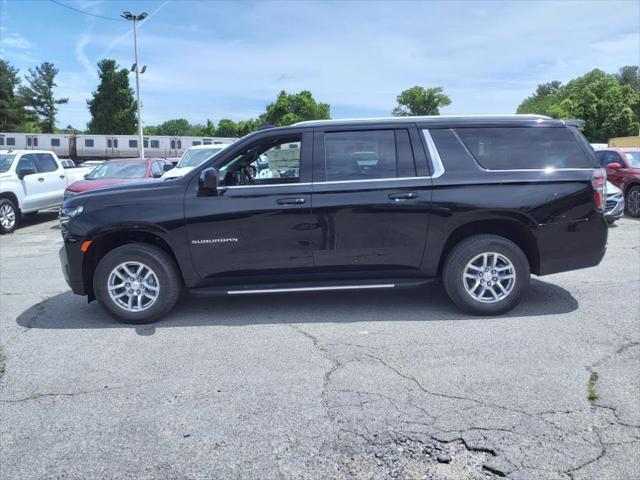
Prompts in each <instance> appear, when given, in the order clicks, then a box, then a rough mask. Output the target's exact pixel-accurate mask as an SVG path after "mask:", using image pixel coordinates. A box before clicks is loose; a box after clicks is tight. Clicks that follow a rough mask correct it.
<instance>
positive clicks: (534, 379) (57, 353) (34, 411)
mask: <svg viewBox="0 0 640 480" xmlns="http://www.w3.org/2000/svg"><path fill="white" fill-rule="evenodd" d="M29 222H30V223H29V224H28V225H26V226H24V227H22V228H20V229H19V230H17V231H16V232H15V233H14V234H12V235H5V236H2V237H0V267H1V276H0V290H1V294H2V296H1V300H0V302H1V304H0V307H1V314H0V346H1V348H2V352H1V353H2V356H3V357H4V358H5V359H4V374H2V377H1V378H0V414H1V418H0V420H1V421H0V478H12V479H32V478H43V479H44V478H72V479H75V478H78V479H93V478H104V479H107V478H108V479H120V478H131V479H166V478H171V479H174V478H175V479H211V478H219V479H234V478H237V479H245V478H256V479H285V478H286V479H288V478H295V479H300V478H307V479H325V478H336V479H345V480H346V479H387V478H399V479H443V480H448V479H459V480H463V479H486V478H499V477H505V476H506V477H507V478H510V479H520V480H524V479H535V480H541V479H558V480H560V479H565V480H570V479H575V480H579V479H585V480H586V479H598V480H606V479H612V480H613V479H616V480H617V479H636V478H640V460H639V459H640V222H639V221H637V220H633V219H628V218H623V219H622V220H620V221H619V222H618V224H617V226H615V227H613V228H611V229H610V232H609V233H610V235H609V248H608V252H607V254H606V256H605V259H604V260H603V262H602V263H601V264H600V265H599V266H598V267H595V268H591V269H586V270H579V271H575V272H568V273H563V274H558V275H552V276H549V277H541V278H534V279H533V281H532V284H531V288H530V290H529V292H528V293H527V295H526V298H525V299H524V300H523V302H522V304H521V305H520V306H519V307H517V308H516V309H515V310H513V311H512V312H510V313H509V314H507V315H504V316H501V317H495V318H479V317H471V316H468V315H466V314H463V313H460V312H459V311H457V310H456V308H455V307H454V306H453V305H452V304H451V303H450V302H449V300H448V299H447V298H446V296H445V294H444V291H443V289H442V287H441V286H439V285H431V286H429V287H427V288H423V289H419V290H398V291H384V292H383V291H378V290H374V291H360V292H327V293H304V294H302V293H300V294H288V295H260V296H243V297H228V298H227V297H224V298H212V299H194V298H189V297H186V298H185V299H183V300H182V301H181V304H180V305H179V306H178V307H177V308H176V309H175V310H174V311H173V312H172V313H171V314H170V315H169V316H168V317H167V318H166V319H165V320H163V321H161V322H159V323H157V324H154V325H147V326H140V327H134V326H129V325H122V324H119V323H116V322H115V321H114V320H112V319H111V318H110V317H109V316H107V314H106V313H104V312H103V311H102V310H101V309H100V307H99V306H98V305H97V304H95V302H94V303H92V304H87V303H86V300H85V299H84V298H82V297H77V296H75V295H72V294H71V293H70V292H69V289H68V287H67V285H66V284H65V282H64V279H63V277H62V274H61V271H60V266H59V264H58V256H57V252H58V249H59V247H60V245H61V238H60V231H59V229H58V227H57V222H56V220H55V214H40V215H39V216H38V217H37V218H36V219H30V220H29ZM1 370H2V368H0V371H1ZM592 373H597V380H596V381H595V382H594V385H593V389H592V390H593V393H594V395H595V396H594V397H592V399H591V400H590V399H589V398H588V396H589V389H588V382H589V378H590V377H591V376H592Z"/></svg>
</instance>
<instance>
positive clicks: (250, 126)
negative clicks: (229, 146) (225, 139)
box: [236, 118, 262, 137]
mask: <svg viewBox="0 0 640 480" xmlns="http://www.w3.org/2000/svg"><path fill="white" fill-rule="evenodd" d="M261 123H262V122H260V120H258V119H256V118H250V119H249V120H240V121H239V122H238V123H236V133H237V135H238V136H239V137H244V136H245V135H248V134H250V133H251V132H255V131H256V130H257V129H258V127H259V126H260V125H261Z"/></svg>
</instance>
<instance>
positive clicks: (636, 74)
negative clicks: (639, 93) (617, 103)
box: [616, 65, 640, 90]
mask: <svg viewBox="0 0 640 480" xmlns="http://www.w3.org/2000/svg"><path fill="white" fill-rule="evenodd" d="M616 78H617V79H618V81H619V82H620V83H621V84H622V85H629V86H630V87H633V88H634V89H636V90H640V67H639V66H638V65H625V66H624V67H621V68H620V70H618V73H617V74H616Z"/></svg>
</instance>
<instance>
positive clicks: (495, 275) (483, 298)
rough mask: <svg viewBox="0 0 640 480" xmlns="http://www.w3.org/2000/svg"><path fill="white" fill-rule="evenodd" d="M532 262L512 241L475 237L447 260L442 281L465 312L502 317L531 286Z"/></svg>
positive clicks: (458, 246) (465, 242)
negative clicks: (530, 262)
mask: <svg viewBox="0 0 640 480" xmlns="http://www.w3.org/2000/svg"><path fill="white" fill-rule="evenodd" d="M530 277H531V272H530V268H529V261H528V260H527V257H526V256H525V254H524V253H523V252H522V250H521V249H520V248H519V247H518V246H517V245H516V244H515V243H513V242H512V241H511V240H508V239H506V238H504V237H500V236H497V235H475V236H473V237H469V238H467V239H465V240H463V241H461V242H460V243H458V244H457V245H456V246H455V247H454V248H453V250H451V253H450V254H449V256H448V257H447V259H446V261H445V264H444V268H443V271H442V280H443V283H444V287H445V289H446V291H447V294H448V295H449V297H450V298H451V300H452V301H453V302H454V303H455V304H456V305H457V306H458V307H459V308H460V309H462V310H464V311H465V312H469V313H472V314H475V315H500V314H502V313H505V312H507V311H509V310H511V309H512V308H513V307H515V306H516V305H517V304H518V303H519V302H520V299H521V298H522V294H523V293H524V291H525V290H526V288H527V286H528V285H529V280H530Z"/></svg>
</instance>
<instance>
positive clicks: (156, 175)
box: [151, 172, 162, 178]
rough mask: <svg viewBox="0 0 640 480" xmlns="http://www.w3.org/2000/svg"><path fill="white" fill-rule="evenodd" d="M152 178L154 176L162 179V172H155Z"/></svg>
mask: <svg viewBox="0 0 640 480" xmlns="http://www.w3.org/2000/svg"><path fill="white" fill-rule="evenodd" d="M151 176H152V177H153V178H160V177H161V176H162V172H153V173H152V174H151Z"/></svg>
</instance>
